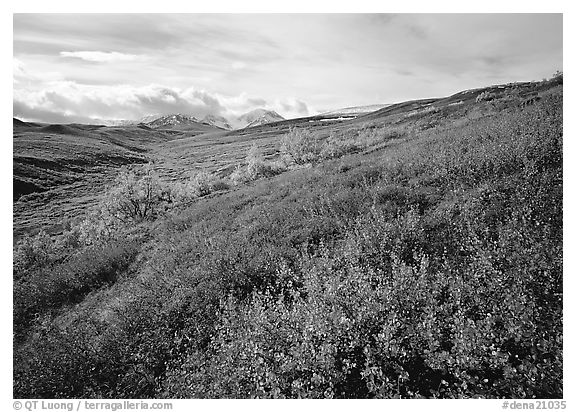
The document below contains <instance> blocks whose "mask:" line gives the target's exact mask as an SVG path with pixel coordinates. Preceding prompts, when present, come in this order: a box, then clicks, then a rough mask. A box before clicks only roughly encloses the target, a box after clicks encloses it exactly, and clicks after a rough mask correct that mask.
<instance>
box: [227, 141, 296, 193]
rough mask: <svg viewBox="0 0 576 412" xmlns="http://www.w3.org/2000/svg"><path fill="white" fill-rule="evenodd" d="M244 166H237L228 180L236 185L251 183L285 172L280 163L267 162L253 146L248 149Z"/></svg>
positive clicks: (283, 166) (282, 164)
mask: <svg viewBox="0 0 576 412" xmlns="http://www.w3.org/2000/svg"><path fill="white" fill-rule="evenodd" d="M245 162H246V164H245V165H244V166H242V165H238V166H237V167H236V169H235V170H234V171H233V172H232V174H231V175H230V180H231V181H232V182H233V183H234V184H236V185H238V184H243V183H247V182H251V181H253V180H256V179H260V178H263V177H272V176H275V175H277V174H280V173H282V172H284V171H286V170H287V168H286V166H285V164H284V163H283V162H281V161H276V162H268V161H266V160H264V156H263V155H262V153H261V152H260V150H259V149H258V147H257V146H256V145H255V144H254V145H252V146H251V147H250V150H249V151H248V153H247V155H246V159H245Z"/></svg>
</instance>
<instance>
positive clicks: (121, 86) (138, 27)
mask: <svg viewBox="0 0 576 412" xmlns="http://www.w3.org/2000/svg"><path fill="white" fill-rule="evenodd" d="M562 69H563V66H562V15H560V14H467V15H463V14H428V15H418V14H400V15H389V14H309V15H289V14H274V15H266V14H252V15H247V14H220V15H215V14H203V15H193V14H181V15H167V14H133V15H127V14H124V15H120V14H116V15H114V14H92V15H74V14H69V15H55V14H50V15H46V14H44V15H41V14H16V15H14V102H13V104H14V116H15V117H19V118H21V119H25V120H35V121H45V122H61V123H66V122H91V121H93V119H138V118H140V117H142V116H144V115H148V114H156V113H162V114H167V113H185V114H191V115H195V116H197V117H203V116H204V115H205V114H209V113H210V114H219V115H224V116H228V117H232V116H235V115H238V114H242V113H244V112H246V111H249V110H251V109H254V108H259V107H263V108H268V109H272V110H275V111H277V112H278V113H279V114H281V115H282V116H284V117H286V118H291V117H301V116H307V115H312V114H316V113H319V112H323V111H328V110H332V109H337V108H342V107H347V106H358V105H369V104H378V103H383V104H384V103H394V102H399V101H404V100H409V99H415V98H424V97H441V96H447V95H450V94H453V93H455V92H458V91H460V90H464V89H469V88H474V87H481V86H487V85H491V84H497V83H506V82H512V81H526V80H541V79H542V78H544V77H550V76H551V75H552V74H553V73H554V72H555V71H556V70H562Z"/></svg>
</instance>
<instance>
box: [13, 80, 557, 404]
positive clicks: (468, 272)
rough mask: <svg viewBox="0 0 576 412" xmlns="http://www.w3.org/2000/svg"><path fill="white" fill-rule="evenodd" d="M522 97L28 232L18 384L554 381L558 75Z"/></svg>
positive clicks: (340, 385)
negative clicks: (61, 230)
mask: <svg viewBox="0 0 576 412" xmlns="http://www.w3.org/2000/svg"><path fill="white" fill-rule="evenodd" d="M517 103H518V102H512V103H510V104H508V105H506V106H505V107H502V110H499V111H491V112H489V111H487V112H484V113H481V114H479V115H478V116H470V117H467V118H464V119H461V121H452V120H451V121H446V122H438V123H436V124H434V125H432V126H430V127H425V128H423V127H422V128H416V129H409V130H408V131H407V132H405V133H401V134H399V135H398V134H393V135H391V129H389V128H388V129H387V128H386V127H384V128H381V129H377V130H375V131H374V132H373V134H372V135H371V136H370V139H369V142H368V143H365V144H362V145H358V144H356V143H355V144H354V145H350V146H346V147H348V148H349V149H347V150H346V151H344V152H342V153H341V152H338V155H337V156H327V155H326V156H324V155H321V153H326V152H327V151H326V150H325V149H326V147H327V146H322V145H321V146H320V148H319V149H318V150H316V149H315V150H314V151H312V152H311V154H310V155H309V156H311V158H308V161H312V164H306V163H305V161H303V162H302V163H305V164H303V165H300V166H298V167H296V168H295V167H288V169H289V170H288V171H286V172H283V173H280V172H281V171H278V172H279V173H280V174H279V175H276V176H273V177H269V178H265V179H259V180H256V181H254V182H249V183H247V184H241V185H239V186H237V187H236V188H234V190H227V191H225V192H224V193H220V194H217V195H208V196H205V194H206V193H209V192H210V191H206V192H201V193H200V192H199V193H200V194H199V197H198V198H196V199H195V200H194V201H193V202H191V203H185V204H182V205H180V206H179V207H176V208H173V209H170V210H168V211H167V212H162V210H165V209H162V208H159V209H158V210H157V212H158V213H153V214H152V213H151V214H149V216H153V218H141V219H137V218H136V215H134V216H130V213H129V212H125V211H122V209H120V208H118V207H115V208H114V207H111V206H110V204H109V203H108V204H107V206H106V208H105V209H106V211H107V213H108V214H101V215H99V216H107V218H111V217H110V216H112V217H116V218H117V220H115V222H116V224H115V226H113V227H112V226H110V227H108V228H107V232H106V233H107V235H106V236H108V237H106V236H104V235H102V233H104V231H102V230H101V231H99V232H98V233H100V234H101V235H102V236H88V235H87V234H86V233H85V232H83V233H80V234H77V236H76V237H75V236H73V235H70V234H69V235H68V237H67V238H65V239H64V238H62V239H60V240H59V242H60V243H55V242H54V241H51V240H49V239H44V240H42V239H38V238H36V239H31V238H29V239H27V240H26V242H28V243H26V244H21V245H20V249H18V254H17V257H18V259H20V260H18V262H20V263H19V265H16V266H15V279H16V280H15V306H14V310H15V329H16V332H17V333H16V338H15V352H14V353H15V354H14V370H15V372H14V373H15V375H14V396H15V397H22V398H34V397H41V398H50V397H72V398H81V397H115V398H122V397H128V398H140V397H179V398H181V397H210V398H221V397H233V398H244V397H275V398H282V397H287V398H294V397H313V398H325V397H337V398H369V397H383V398H390V397H403V398H404V397H407V398H415V397H440V398H452V397H458V398H462V397H490V398H492V397H505V398H533V397H536V398H558V397H562V388H563V383H562V336H563V333H562V138H563V134H562V90H561V88H556V89H555V91H553V92H550V93H548V94H546V95H544V96H543V97H542V98H541V99H540V100H538V101H535V102H533V104H532V103H531V104H530V105H523V106H521V105H518V104H517ZM477 104H478V105H487V104H490V103H489V102H488V103H487V102H482V101H480V102H478V103H477ZM520 106H521V107H520ZM433 114H435V113H433ZM423 129H425V130H423ZM395 130H396V129H395ZM395 133H396V132H395ZM391 136H393V137H394V138H391ZM297 137H298V136H297ZM298 138H299V139H302V141H304V142H307V145H309V143H310V141H309V140H306V139H309V136H308V137H306V136H304V137H302V136H299V137H298ZM379 139H380V140H379ZM285 143H287V146H289V143H294V141H288V142H285ZM323 144H324V145H326V144H328V143H323ZM285 148H286V147H285ZM323 149H324V151H323ZM346 152H347V153H348V154H346ZM298 153H300V152H298ZM330 153H332V152H330ZM286 154H287V155H290V151H289V150H288V151H287V152H286ZM292 160H294V159H292ZM143 187H144V188H147V187H148V186H146V185H145V186H143ZM142 190H143V192H142ZM138 191H140V192H138V193H140V194H142V193H144V195H145V194H146V193H148V192H147V191H146V190H144V189H142V188H141V187H140V186H138ZM115 193H117V194H118V193H120V194H121V196H128V195H129V194H130V193H132V194H133V193H135V192H134V191H133V192H128V191H126V190H124V191H122V190H120V191H116V192H115ZM159 193H160V191H159ZM144 195H143V196H144ZM140 199H142V197H141V198H140ZM144 199H149V197H148V198H146V197H144ZM170 199H171V198H170ZM109 200H110V199H109ZM166 202H167V204H168V203H169V202H168V201H166ZM163 204H164V203H163ZM154 207H156V206H154ZM161 209H162V210H161ZM120 218H122V219H121V220H123V221H125V224H124V225H123V224H121V223H119V222H120V220H118V219H120ZM86 239H88V240H86ZM34 242H40V243H39V244H35V243H34ZM42 242H44V243H42ZM42 251H47V252H46V253H45V254H42V253H41V252H42ZM95 255H97V256H98V259H97V260H96V264H95V265H89V264H87V262H92V261H93V259H94V256H95ZM37 296H41V297H42V299H41V300H40V301H39V300H38V299H37ZM39 302H40V303H39Z"/></svg>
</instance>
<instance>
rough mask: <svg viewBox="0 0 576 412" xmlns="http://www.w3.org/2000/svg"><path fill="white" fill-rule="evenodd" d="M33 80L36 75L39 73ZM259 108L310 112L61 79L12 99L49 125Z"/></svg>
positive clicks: (22, 111) (287, 103) (299, 104)
mask: <svg viewBox="0 0 576 412" xmlns="http://www.w3.org/2000/svg"><path fill="white" fill-rule="evenodd" d="M14 65H15V68H16V69H17V70H18V71H15V73H19V72H20V71H22V70H24V68H23V66H22V65H21V64H19V62H17V61H16V62H15V63H14ZM16 69H15V70H16ZM30 76H32V77H34V74H33V73H31V74H30ZM256 108H265V109H270V110H275V111H277V112H278V113H280V114H281V115H283V116H284V117H301V116H305V115H307V114H308V106H307V105H306V103H304V102H303V101H301V100H298V99H295V98H290V99H284V100H276V101H273V102H268V101H266V100H265V99H263V98H260V97H257V96H250V95H248V94H246V93H242V94H240V95H237V96H224V95H220V94H217V93H211V92H209V91H206V90H200V89H196V88H194V87H188V88H185V89H180V88H174V87H168V86H165V85H158V84H150V85H146V86H133V85H87V84H81V83H77V82H74V81H70V80H61V79H60V80H51V81H47V82H40V81H38V80H35V81H34V82H31V83H27V84H22V85H21V87H18V88H15V90H14V100H13V110H14V116H15V117H19V118H22V119H24V120H32V121H42V122H49V123H71V122H83V123H95V122H96V123H97V122H98V120H101V119H128V120H136V119H139V118H141V117H143V116H145V115H149V114H171V113H185V114H190V115H193V116H196V117H199V118H201V117H204V116H206V115H207V114H213V115H223V116H226V117H229V118H233V117H235V116H238V115H240V114H243V113H246V112H248V111H250V110H253V109H256Z"/></svg>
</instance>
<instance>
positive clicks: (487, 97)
mask: <svg viewBox="0 0 576 412" xmlns="http://www.w3.org/2000/svg"><path fill="white" fill-rule="evenodd" d="M495 98H496V95H495V94H494V93H490V92H489V91H483V92H482V93H480V94H479V95H478V96H476V103H479V102H489V101H491V100H494V99H495Z"/></svg>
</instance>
